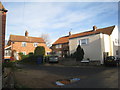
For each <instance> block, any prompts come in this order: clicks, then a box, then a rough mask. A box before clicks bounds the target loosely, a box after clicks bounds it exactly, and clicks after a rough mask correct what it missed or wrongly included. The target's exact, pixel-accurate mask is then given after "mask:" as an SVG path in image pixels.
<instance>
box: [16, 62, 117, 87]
mask: <svg viewBox="0 0 120 90" xmlns="http://www.w3.org/2000/svg"><path fill="white" fill-rule="evenodd" d="M19 67H22V69H23V70H25V71H26V73H28V74H25V75H26V77H27V75H29V80H30V79H31V78H32V77H34V75H35V76H36V79H37V78H38V79H39V80H38V81H37V82H35V78H33V79H31V80H33V81H34V82H35V83H39V85H37V88H45V87H46V88H54V87H56V86H55V85H53V82H55V81H56V80H59V79H68V78H75V77H77V78H80V81H78V82H75V83H71V84H67V85H64V86H62V88H118V79H119V78H118V76H119V75H118V70H119V69H118V68H119V67H104V66H79V67H76V66H74V67H72V66H69V67H65V66H59V65H58V66H57V65H53V64H52V65H46V66H45V65H37V66H36V65H22V66H19ZM20 74H21V75H23V74H22V72H17V74H16V78H17V77H18V76H19V78H18V79H17V80H18V81H20V82H21V83H22V81H21V80H22V78H24V77H23V76H24V75H23V76H22V77H21V78H20ZM17 75H18V76H17ZM37 75H38V76H37ZM30 76H31V77H30ZM24 80H25V78H24ZM47 80H48V81H47ZM23 82H25V81H23ZM43 82H44V85H42V84H43ZM26 83H27V84H26V85H28V86H29V83H30V82H29V81H28V82H27V81H26ZM48 84H50V85H48ZM40 85H41V86H40ZM35 87H36V86H34V85H33V88H35ZM31 88H32V86H31Z"/></svg>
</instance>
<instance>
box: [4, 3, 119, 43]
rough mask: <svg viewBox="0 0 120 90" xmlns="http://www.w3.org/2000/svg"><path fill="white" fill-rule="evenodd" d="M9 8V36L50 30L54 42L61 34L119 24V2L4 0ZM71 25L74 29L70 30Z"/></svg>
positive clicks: (37, 34)
mask: <svg viewBox="0 0 120 90" xmlns="http://www.w3.org/2000/svg"><path fill="white" fill-rule="evenodd" d="M3 5H4V7H5V8H6V9H7V10H8V13H7V22H6V39H9V35H10V34H13V35H24V32H25V31H26V30H27V31H28V32H29V36H35V37H39V36H40V35H41V34H49V38H50V41H51V43H53V42H54V41H55V40H57V39H58V38H59V37H61V36H65V35H68V32H69V31H71V32H72V34H75V33H79V32H83V31H87V30H92V26H93V25H96V26H97V27H98V28H103V27H108V26H112V25H117V24H118V3H117V2H3ZM71 28H72V30H71Z"/></svg>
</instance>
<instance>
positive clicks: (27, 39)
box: [9, 35, 44, 43]
mask: <svg viewBox="0 0 120 90" xmlns="http://www.w3.org/2000/svg"><path fill="white" fill-rule="evenodd" d="M9 40H11V41H18V42H38V43H44V40H43V39H42V38H39V37H29V36H19V35H10V38H9Z"/></svg>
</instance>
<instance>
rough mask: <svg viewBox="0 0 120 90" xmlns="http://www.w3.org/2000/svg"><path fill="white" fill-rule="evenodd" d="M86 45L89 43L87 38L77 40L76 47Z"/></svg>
mask: <svg viewBox="0 0 120 90" xmlns="http://www.w3.org/2000/svg"><path fill="white" fill-rule="evenodd" d="M82 40H85V43H84V44H83V43H82ZM88 43H89V39H88V38H85V39H80V40H78V45H87V44H88Z"/></svg>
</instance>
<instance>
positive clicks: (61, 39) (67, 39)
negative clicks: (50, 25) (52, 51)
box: [53, 36, 69, 45]
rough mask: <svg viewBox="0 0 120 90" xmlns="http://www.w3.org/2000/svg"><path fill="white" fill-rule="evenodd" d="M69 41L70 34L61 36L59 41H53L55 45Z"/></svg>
mask: <svg viewBox="0 0 120 90" xmlns="http://www.w3.org/2000/svg"><path fill="white" fill-rule="evenodd" d="M68 41H69V36H64V37H60V38H59V39H58V40H57V41H55V42H54V43H53V45H55V44H63V43H68Z"/></svg>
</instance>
